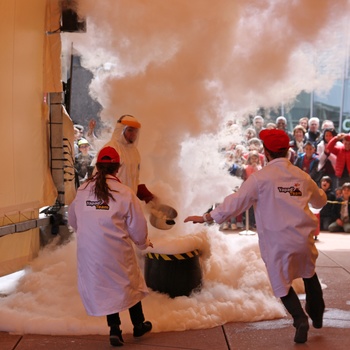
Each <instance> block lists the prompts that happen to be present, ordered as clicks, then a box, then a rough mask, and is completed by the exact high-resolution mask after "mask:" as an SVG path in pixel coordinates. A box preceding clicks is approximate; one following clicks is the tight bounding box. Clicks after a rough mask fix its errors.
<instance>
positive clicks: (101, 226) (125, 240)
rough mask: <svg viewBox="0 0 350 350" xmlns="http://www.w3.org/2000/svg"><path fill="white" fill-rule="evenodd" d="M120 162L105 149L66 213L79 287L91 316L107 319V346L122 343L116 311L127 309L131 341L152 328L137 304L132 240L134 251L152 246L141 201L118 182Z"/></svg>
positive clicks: (139, 292)
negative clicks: (73, 237)
mask: <svg viewBox="0 0 350 350" xmlns="http://www.w3.org/2000/svg"><path fill="white" fill-rule="evenodd" d="M119 167H120V158H119V154H118V153H117V151H116V150H115V149H114V148H112V147H104V148H103V149H102V150H101V151H100V153H99V155H98V158H97V163H96V168H97V173H96V174H95V175H94V176H93V177H91V178H89V179H88V180H87V182H86V183H84V184H83V185H82V186H80V187H79V189H78V191H77V195H76V197H75V199H74V201H73V202H72V203H71V204H70V206H69V210H68V220H69V224H70V225H71V226H72V227H73V228H74V230H75V232H76V237H77V259H78V262H77V264H78V289H79V293H80V296H81V299H82V302H83V304H84V307H85V310H86V312H87V314H88V315H91V316H106V317H107V324H108V326H109V327H110V343H111V345H113V346H121V345H123V338H122V332H121V330H120V324H121V323H120V318H119V312H120V311H123V310H126V309H129V314H130V318H131V322H132V324H133V326H134V331H133V335H134V337H141V336H142V335H144V334H145V333H147V332H149V331H150V330H151V329H152V324H151V322H148V321H145V318H144V315H143V311H142V305H141V300H142V299H143V298H144V297H145V296H147V294H148V289H147V286H146V283H145V280H144V278H143V273H142V271H141V269H140V267H139V265H138V262H137V258H136V255H135V252H134V248H133V244H132V242H133V243H134V244H135V245H136V247H138V248H139V249H146V248H147V247H149V246H151V247H152V246H153V245H152V243H151V242H150V241H149V239H148V234H147V222H146V219H145V217H144V214H143V212H142V208H141V205H140V201H139V200H138V199H137V197H136V195H135V194H134V193H133V192H132V190H131V189H130V188H129V187H127V186H125V185H123V184H122V183H121V182H120V181H119V179H118V178H117V173H118V169H119Z"/></svg>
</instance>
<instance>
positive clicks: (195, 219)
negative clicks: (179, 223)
mask: <svg viewBox="0 0 350 350" xmlns="http://www.w3.org/2000/svg"><path fill="white" fill-rule="evenodd" d="M189 221H192V222H193V223H194V224H203V222H204V219H203V216H196V215H194V216H188V217H187V218H186V219H185V220H184V222H189Z"/></svg>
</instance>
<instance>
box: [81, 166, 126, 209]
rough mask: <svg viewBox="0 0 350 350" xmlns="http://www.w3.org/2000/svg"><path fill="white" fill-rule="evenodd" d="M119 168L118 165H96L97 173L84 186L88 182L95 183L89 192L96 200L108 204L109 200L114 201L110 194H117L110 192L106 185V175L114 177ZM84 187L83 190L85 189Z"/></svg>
mask: <svg viewBox="0 0 350 350" xmlns="http://www.w3.org/2000/svg"><path fill="white" fill-rule="evenodd" d="M119 167H120V163H96V168H97V173H96V174H95V175H94V176H92V177H90V178H89V179H88V180H87V182H86V186H87V185H88V184H89V183H90V182H95V185H94V186H93V187H92V189H91V191H92V192H93V193H94V195H95V196H96V198H97V199H99V200H102V201H104V202H105V203H108V202H109V199H110V198H111V199H112V200H113V201H115V199H114V197H113V195H112V193H111V192H117V191H114V190H111V189H110V188H109V187H108V184H107V179H106V177H107V175H114V174H115V173H116V172H117V171H118V169H119ZM86 186H85V188H86Z"/></svg>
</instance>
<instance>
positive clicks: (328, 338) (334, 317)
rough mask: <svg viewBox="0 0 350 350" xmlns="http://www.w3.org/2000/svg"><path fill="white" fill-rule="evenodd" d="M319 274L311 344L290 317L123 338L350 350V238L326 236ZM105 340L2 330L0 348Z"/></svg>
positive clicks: (170, 344)
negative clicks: (320, 321) (318, 319)
mask: <svg viewBox="0 0 350 350" xmlns="http://www.w3.org/2000/svg"><path fill="white" fill-rule="evenodd" d="M317 247H318V249H319V251H320V257H319V259H318V268H317V272H318V275H319V277H320V279H321V281H322V283H323V284H325V285H326V286H327V288H325V289H324V298H325V301H326V313H325V315H324V327H323V329H313V328H312V327H311V328H310V331H309V340H308V342H307V343H306V344H295V343H294V342H293V336H294V329H293V328H292V326H291V319H290V318H289V317H286V318H283V319H279V320H274V321H264V322H255V323H229V324H225V325H223V326H220V327H216V328H212V329H205V330H195V331H185V332H167V333H150V334H147V335H145V336H144V337H142V338H140V339H134V338H133V337H132V336H131V335H130V334H126V335H125V336H124V340H125V345H124V347H123V349H129V350H176V349H178V350H179V349H181V350H194V349H196V350H208V349H213V350H228V349H229V350H233V349H235V350H236V349H237V350H250V349H251V350H260V349H261V350H262V349H264V350H266V349H268V350H274V349H279V350H288V349H296V348H299V349H302V348H303V349H317V350H329V349H331V350H342V349H344V350H345V349H349V346H350V345H349V344H350V235H346V234H329V233H321V234H320V236H319V240H318V242H317ZM111 348H112V347H111V346H110V345H109V342H108V339H107V338H106V336H95V335H89V336H45V335H12V334H8V333H5V332H1V331H0V349H1V350H42V349H49V350H63V349H64V350H73V349H74V350H81V349H84V350H100V349H111Z"/></svg>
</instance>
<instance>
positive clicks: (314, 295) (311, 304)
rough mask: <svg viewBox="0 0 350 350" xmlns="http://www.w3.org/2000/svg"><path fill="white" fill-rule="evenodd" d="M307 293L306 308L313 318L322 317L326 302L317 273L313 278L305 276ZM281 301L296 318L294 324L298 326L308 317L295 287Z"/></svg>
mask: <svg viewBox="0 0 350 350" xmlns="http://www.w3.org/2000/svg"><path fill="white" fill-rule="evenodd" d="M303 281H304V285H305V294H306V309H307V313H308V314H309V316H310V317H311V319H312V320H314V319H317V318H318V317H322V315H323V312H324V308H325V304H324V300H323V293H322V288H321V284H320V282H319V280H318V277H317V275H316V273H315V274H314V275H313V276H312V277H311V278H303ZM281 301H282V303H283V305H284V306H285V308H286V309H287V311H288V312H289V313H290V314H291V315H292V317H293V319H294V323H293V325H294V326H295V327H297V326H298V325H299V324H300V322H301V321H303V320H304V319H305V318H307V316H306V314H305V312H304V310H303V308H302V306H301V303H300V300H299V298H298V296H297V294H296V293H295V291H294V289H293V287H290V289H289V292H288V294H287V295H286V296H284V297H281Z"/></svg>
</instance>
